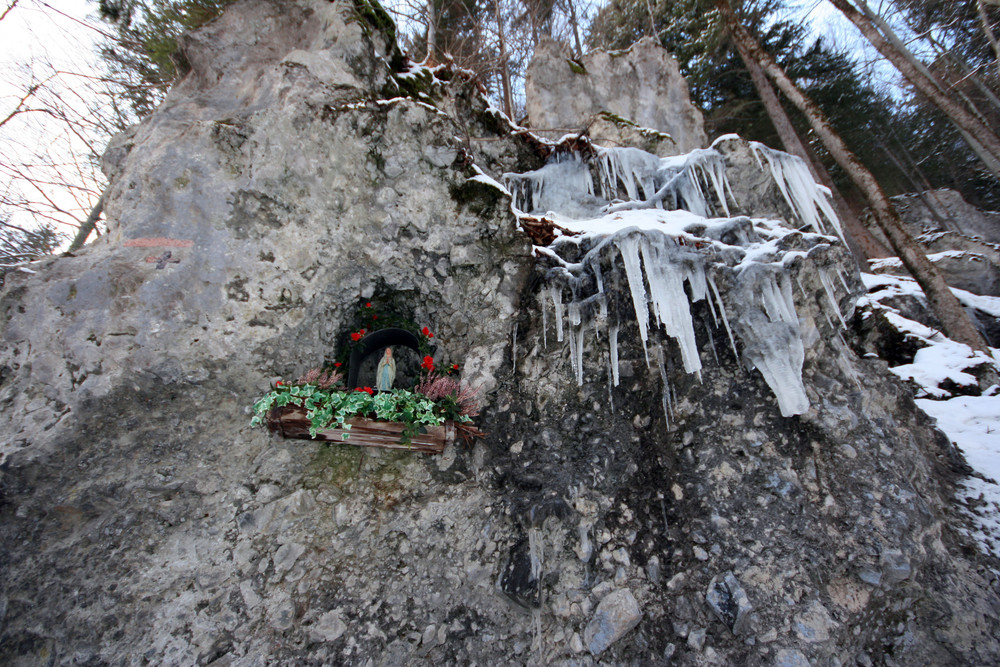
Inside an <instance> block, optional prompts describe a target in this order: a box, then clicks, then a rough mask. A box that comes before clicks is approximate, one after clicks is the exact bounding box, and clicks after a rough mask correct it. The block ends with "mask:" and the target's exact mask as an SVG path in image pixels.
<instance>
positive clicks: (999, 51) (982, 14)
mask: <svg viewBox="0 0 1000 667" xmlns="http://www.w3.org/2000/svg"><path fill="white" fill-rule="evenodd" d="M976 11H978V12H979V20H980V21H981V22H982V24H983V32H984V33H986V39H988V40H990V46H992V47H993V54H994V55H995V56H996V60H997V72H1000V43H998V42H997V36H996V35H995V34H994V33H993V26H991V25H990V19H989V17H988V16H987V15H986V7H985V6H984V5H983V0H976Z"/></svg>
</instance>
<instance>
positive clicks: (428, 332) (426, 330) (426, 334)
mask: <svg viewBox="0 0 1000 667" xmlns="http://www.w3.org/2000/svg"><path fill="white" fill-rule="evenodd" d="M420 333H422V334H423V335H425V336H427V337H428V338H434V334H432V333H431V330H430V329H428V328H427V327H424V328H423V329H421V330H420Z"/></svg>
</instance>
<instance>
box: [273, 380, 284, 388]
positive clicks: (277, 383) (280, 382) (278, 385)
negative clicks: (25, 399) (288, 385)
mask: <svg viewBox="0 0 1000 667" xmlns="http://www.w3.org/2000/svg"><path fill="white" fill-rule="evenodd" d="M283 384H285V383H284V382H282V381H281V380H278V381H277V382H275V383H274V386H275V387H280V386H281V385H283Z"/></svg>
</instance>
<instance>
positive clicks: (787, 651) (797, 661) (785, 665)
mask: <svg viewBox="0 0 1000 667" xmlns="http://www.w3.org/2000/svg"><path fill="white" fill-rule="evenodd" d="M774 667H811V664H810V662H809V659H808V658H806V656H804V655H802V651H797V650H795V649H793V648H783V649H781V650H780V651H778V655H776V656H775V657H774Z"/></svg>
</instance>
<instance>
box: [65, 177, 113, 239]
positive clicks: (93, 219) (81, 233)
mask: <svg viewBox="0 0 1000 667" xmlns="http://www.w3.org/2000/svg"><path fill="white" fill-rule="evenodd" d="M107 196H108V191H107V190H105V191H104V192H102V193H101V197H100V199H98V200H97V203H96V204H94V208H92V209H90V215H88V216H87V219H86V220H85V221H84V223H83V224H82V225H80V229H79V230H77V232H76V236H74V237H73V242H72V243H70V244H69V249H68V250H67V251H66V252H75V251H77V250H79V249H80V248H82V247H83V244H84V243H86V242H87V238H88V237H89V236H90V233H91V232H92V231H94V228H95V227H96V226H97V221H98V219H100V217H101V213H102V212H103V211H104V198H105V197H107Z"/></svg>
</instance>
